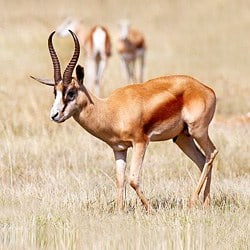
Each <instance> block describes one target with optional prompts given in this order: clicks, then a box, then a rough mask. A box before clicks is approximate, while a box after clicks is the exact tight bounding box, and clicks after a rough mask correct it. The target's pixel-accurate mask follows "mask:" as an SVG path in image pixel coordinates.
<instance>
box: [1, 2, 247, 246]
mask: <svg viewBox="0 0 250 250" xmlns="http://www.w3.org/2000/svg"><path fill="white" fill-rule="evenodd" d="M0 9H1V15H0V31H1V36H0V58H1V60H0V68H1V83H0V121H1V123H0V169H1V171H0V185H1V188H0V249H249V248H250V240H249V231H250V216H249V212H250V202H249V201H250V192H249V190H250V182H249V181H250V157H249V152H250V143H249V138H250V129H249V125H248V126H230V127H225V126H223V124H221V125H220V126H211V128H210V134H211V137H212V139H213V141H214V143H215V144H216V146H217V147H218V149H219V155H218V157H217V158H216V160H215V165H214V170H213V178H212V190H211V191H212V205H211V208H210V209H207V210H204V209H203V208H202V207H198V208H194V209H191V210H190V209H188V208H187V201H188V198H189V196H190V194H191V193H192V190H193V189H194V187H195V184H196V182H197V180H198V177H199V172H198V169H197V168H196V167H195V166H194V165H193V163H192V162H190V160H188V159H187V158H186V157H185V156H183V154H182V153H181V152H180V151H179V149H178V148H177V147H176V146H175V145H174V144H173V143H172V142H170V141H169V142H162V143H153V144H151V145H150V146H149V149H148V151H147V154H146V157H145V162H144V169H143V173H142V183H143V187H144V190H145V193H146V195H147V197H148V198H149V199H150V201H151V202H152V204H153V206H154V208H155V212H154V213H153V214H147V213H146V212H145V211H144V209H143V208H142V206H141V204H140V202H139V201H138V200H137V197H136V195H135V193H134V191H133V190H131V188H130V187H128V188H127V203H126V209H125V212H124V213H122V214H120V213H117V212H116V210H115V197H116V187H115V171H114V160H113V154H112V151H111V149H109V148H108V146H106V145H105V144H104V143H103V142H101V141H99V140H97V139H95V138H93V137H91V136H90V135H88V134H87V133H86V132H85V131H83V130H82V129H81V128H80V126H79V125H77V124H76V123H75V122H74V121H73V120H72V119H71V120H68V121H66V122H65V123H63V124H60V125H58V124H55V123H52V122H51V121H50V120H49V110H50V107H51V104H52V102H53V91H52V89H51V88H49V87H46V86H42V85H39V84H37V83H36V82H34V81H32V80H31V79H30V78H29V75H31V74H32V75H34V76H38V77H52V75H53V72H52V65H51V61H50V57H49V54H48V50H47V38H48V35H49V34H50V32H51V31H53V30H54V29H55V27H56V26H57V25H58V24H59V23H60V22H61V21H62V20H63V18H65V17H66V16H69V15H70V16H75V17H78V18H82V19H83V20H84V21H85V22H86V24H87V25H90V26H91V25H93V24H96V23H101V24H104V25H106V26H107V27H108V28H109V30H110V31H111V35H112V41H113V56H112V58H111V59H110V62H109V67H108V69H107V72H106V74H105V78H104V85H103V88H102V91H103V96H107V95H108V94H109V93H110V92H111V91H112V90H114V89H115V88H117V87H120V86H123V85H124V80H123V78H122V76H121V73H120V64H119V58H118V56H117V53H116V48H115V42H116V39H117V35H118V22H119V20H120V19H121V18H124V17H125V18H130V19H131V21H132V23H133V24H134V25H135V26H136V27H138V28H140V29H141V30H142V31H143V32H144V33H145V35H146V39H147V44H148V52H147V60H146V62H147V65H146V67H147V68H146V79H149V78H153V77H156V76H160V75H168V74H188V75H192V76H194V77H195V78H197V79H199V80H201V81H202V82H205V83H207V84H208V85H209V86H211V87H212V88H213V89H214V90H215V92H216V93H217V97H218V105H217V111H216V116H217V117H220V118H221V119H225V120H226V119H228V118H230V117H233V116H237V115H239V114H244V113H247V112H249V111H250V102H249V92H250V85H249V81H250V76H249V69H250V54H249V38H250V35H249V32H250V2H249V1H247V0H245V1H244V0H239V1H233V0H228V1H226V0H213V1H208V0H207V1H184V0H177V1H170V0H168V1H164V0H160V1H148V0H146V1H145V0H144V1H142V0H139V1H125V2H123V1H119V0H118V1H115V0H106V1H101V0H100V1H90V0H86V1H84V0H83V1H80V0H76V1H66V0H60V1H59V0H55V1H32V0H25V1H24V0H20V1H15V0H8V1H7V0H2V1H1V2H0ZM55 44H56V48H57V51H58V54H59V55H60V59H61V60H62V64H63V66H65V64H66V63H67V62H68V59H69V58H70V56H71V53H72V47H73V45H72V40H71V39H69V38H66V39H62V38H55ZM81 61H83V53H82V55H81ZM128 168H129V166H128Z"/></svg>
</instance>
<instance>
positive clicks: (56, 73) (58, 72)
mask: <svg viewBox="0 0 250 250" xmlns="http://www.w3.org/2000/svg"><path fill="white" fill-rule="evenodd" d="M54 34H55V31H54V32H52V33H51V34H50V36H49V39H48V47H49V53H50V56H51V59H52V62H53V67H54V80H55V84H57V83H58V82H60V81H61V80H62V74H61V67H60V62H59V59H58V57H57V54H56V51H55V49H54V47H53V43H52V37H53V35H54Z"/></svg>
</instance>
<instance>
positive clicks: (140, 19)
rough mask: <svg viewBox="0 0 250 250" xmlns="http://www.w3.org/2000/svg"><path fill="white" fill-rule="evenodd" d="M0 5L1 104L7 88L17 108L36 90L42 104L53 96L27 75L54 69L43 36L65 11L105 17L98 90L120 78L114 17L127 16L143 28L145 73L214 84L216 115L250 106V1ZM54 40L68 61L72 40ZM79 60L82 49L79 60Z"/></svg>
mask: <svg viewBox="0 0 250 250" xmlns="http://www.w3.org/2000/svg"><path fill="white" fill-rule="evenodd" d="M0 8H1V10H2V13H1V17H0V31H1V37H0V53H1V54H0V56H1V61H0V66H1V79H2V81H1V82H2V83H1V85H0V91H1V92H0V94H1V96H2V97H1V99H2V101H3V100H5V99H6V100H5V101H4V103H5V105H6V104H7V103H6V101H7V102H8V100H9V99H10V98H8V97H7V96H9V95H10V96H11V103H9V105H12V104H13V101H14V102H15V100H19V102H18V103H19V104H18V105H17V106H18V107H19V108H20V105H22V104H24V100H23V99H24V98H25V100H27V98H34V96H35V99H36V101H35V102H38V103H40V105H42V102H43V101H44V102H45V103H48V100H50V97H51V101H52V93H51V90H49V89H47V88H46V87H44V86H39V85H38V84H36V83H35V82H33V81H32V80H31V79H29V75H31V74H32V75H35V76H38V77H52V76H53V72H52V64H51V60H50V57H49V53H48V49H47V39H48V36H49V34H50V33H51V32H52V31H53V30H55V29H56V27H57V26H58V25H59V24H61V23H62V21H63V20H64V19H65V18H66V17H73V18H78V19H81V20H82V21H83V23H85V24H86V26H89V27H91V26H93V25H95V24H102V25H104V26H106V27H107V28H108V29H109V31H110V34H111V39H112V57H111V59H110V61H109V65H108V68H107V71H106V73H105V77H104V81H103V87H102V90H103V92H102V93H103V94H102V95H103V96H107V95H108V94H109V93H110V92H111V91H112V90H114V89H115V88H117V87H120V86H123V85H124V84H125V81H124V78H123V75H122V74H121V70H120V60H119V56H118V54H117V47H116V44H117V39H118V35H119V34H118V33H119V26H118V23H119V21H120V20H121V19H124V18H127V19H130V21H131V24H132V26H134V27H136V28H138V29H139V30H140V31H142V32H143V34H144V35H145V39H146V43H147V52H146V69H145V70H146V73H145V79H146V80H147V79H150V78H154V77H157V76H162V75H169V74H188V75H192V76H193V77H195V78H198V79H199V80H200V81H202V82H204V83H206V84H208V85H209V86H211V87H212V88H214V89H215V91H216V93H217V96H218V99H219V102H218V109H217V114H218V115H222V116H230V115H233V114H240V113H247V112H249V110H250V102H249V101H248V100H249V98H248V95H249V90H250V84H249V68H250V53H249V30H250V2H249V1H246V0H245V1H244V0H240V1H237V3H236V2H235V1H233V0H228V1H225V0H224V1H223V0H214V1H185V0H176V1H164V0H158V1H157V2H153V1H148V0H145V1H142V0H139V1H132V0H127V1H119V0H118V1H115V0H99V1H98V0H95V1H88V0H85V1H84V0H81V1H80V0H75V1H73V2H72V1H67V0H60V1H58V0H54V1H32V0H25V1H23V0H21V1H18V2H17V1H14V0H12V1H5V0H2V1H1V2H0ZM54 40H55V42H54V43H55V47H56V49H57V53H58V55H59V57H60V60H61V61H62V67H65V65H66V63H67V62H68V60H69V58H70V57H71V54H72V50H73V43H72V40H71V38H70V37H69V38H56V39H54ZM83 61H84V54H83V53H81V58H80V60H79V63H81V64H83ZM13 91H14V92H13ZM47 91H48V92H47ZM14 93H15V95H14ZM31 96H33V97H31ZM45 96H46V97H48V99H47V98H44V97H45ZM15 97H16V98H15ZM13 99H14V100H13ZM45 103H44V104H45ZM9 105H7V106H9ZM18 107H17V108H18ZM42 107H43V106H41V108H42ZM44 110H46V109H45V108H42V112H43V111H44ZM13 112H14V110H12V112H11V113H13Z"/></svg>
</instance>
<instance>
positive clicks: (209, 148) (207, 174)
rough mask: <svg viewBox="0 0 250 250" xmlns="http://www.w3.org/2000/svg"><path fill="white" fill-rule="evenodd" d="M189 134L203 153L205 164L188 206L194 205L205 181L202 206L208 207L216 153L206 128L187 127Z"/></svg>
mask: <svg viewBox="0 0 250 250" xmlns="http://www.w3.org/2000/svg"><path fill="white" fill-rule="evenodd" d="M189 133H190V134H191V135H192V137H193V138H194V139H195V141H196V142H197V143H198V145H199V146H200V147H201V149H202V150H203V151H204V154H205V157H206V160H205V164H204V167H203V169H202V172H201V176H200V179H199V181H198V184H197V187H196V189H195V191H194V193H193V195H192V198H191V201H190V205H192V204H194V203H195V202H196V201H197V199H198V196H199V194H200V191H201V189H202V187H203V185H204V183H205V181H206V186H205V190H204V205H209V202H210V183H211V173H212V167H213V161H214V158H215V156H216V155H217V153H218V151H217V150H216V148H215V146H214V144H213V143H212V141H211V139H210V138H209V135H208V127H207V126H202V127H196V126H189Z"/></svg>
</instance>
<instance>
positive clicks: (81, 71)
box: [76, 65, 84, 85]
mask: <svg viewBox="0 0 250 250" xmlns="http://www.w3.org/2000/svg"><path fill="white" fill-rule="evenodd" d="M76 78H77V80H78V82H79V84H80V85H82V84H83V78H84V68H83V67H82V66H81V65H77V67H76Z"/></svg>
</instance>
